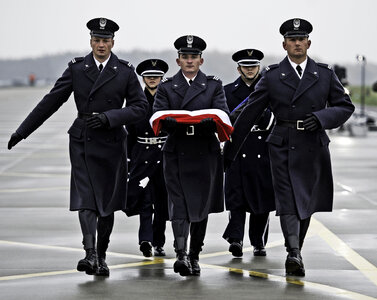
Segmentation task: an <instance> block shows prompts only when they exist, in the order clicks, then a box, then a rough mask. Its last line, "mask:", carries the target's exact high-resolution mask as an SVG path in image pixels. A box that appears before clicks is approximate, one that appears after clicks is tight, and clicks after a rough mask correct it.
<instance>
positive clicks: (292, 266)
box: [285, 250, 305, 276]
mask: <svg viewBox="0 0 377 300" xmlns="http://www.w3.org/2000/svg"><path fill="white" fill-rule="evenodd" d="M285 272H286V274H287V275H292V276H305V269H304V263H303V261H302V257H301V254H300V250H292V251H289V252H288V256H287V260H286V261H285Z"/></svg>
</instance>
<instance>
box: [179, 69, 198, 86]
mask: <svg viewBox="0 0 377 300" xmlns="http://www.w3.org/2000/svg"><path fill="white" fill-rule="evenodd" d="M182 75H183V77H184V78H185V79H186V81H187V83H188V85H190V80H192V81H194V80H195V78H196V76H198V74H196V75H195V77H194V78H192V79H190V78H188V77H186V76H185V74H183V72H182Z"/></svg>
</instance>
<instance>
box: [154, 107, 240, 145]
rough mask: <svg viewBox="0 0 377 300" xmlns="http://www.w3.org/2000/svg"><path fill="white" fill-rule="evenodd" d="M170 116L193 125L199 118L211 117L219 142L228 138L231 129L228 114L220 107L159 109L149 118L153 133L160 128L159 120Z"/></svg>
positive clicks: (156, 132)
mask: <svg viewBox="0 0 377 300" xmlns="http://www.w3.org/2000/svg"><path fill="white" fill-rule="evenodd" d="M167 117H172V118H174V119H176V120H177V122H178V123H181V124H188V125H194V124H198V123H199V122H200V121H201V120H203V119H207V118H212V119H213V120H214V121H215V123H216V129H217V134H218V137H219V140H220V142H225V141H227V140H229V136H230V134H231V133H232V131H233V127H232V123H231V122H230V120H229V117H228V114H227V113H226V112H225V111H222V110H221V109H201V110H194V111H189V110H160V111H157V112H155V113H154V114H153V115H152V117H151V118H150V119H149V123H150V125H151V126H152V128H153V131H154V134H155V135H156V136H157V135H158V134H159V133H160V130H161V120H164V119H165V118H167Z"/></svg>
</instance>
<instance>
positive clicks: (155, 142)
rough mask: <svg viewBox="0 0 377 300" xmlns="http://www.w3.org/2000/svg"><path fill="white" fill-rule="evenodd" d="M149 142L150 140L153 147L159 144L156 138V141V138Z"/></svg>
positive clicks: (150, 139)
mask: <svg viewBox="0 0 377 300" xmlns="http://www.w3.org/2000/svg"><path fill="white" fill-rule="evenodd" d="M148 140H149V143H150V144H151V145H155V144H157V143H158V141H157V138H156V139H154V138H149V139H148Z"/></svg>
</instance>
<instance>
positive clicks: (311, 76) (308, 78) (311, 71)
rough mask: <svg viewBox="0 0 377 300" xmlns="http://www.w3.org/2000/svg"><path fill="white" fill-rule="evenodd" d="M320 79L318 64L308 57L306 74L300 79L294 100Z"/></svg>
mask: <svg viewBox="0 0 377 300" xmlns="http://www.w3.org/2000/svg"><path fill="white" fill-rule="evenodd" d="M318 79H319V72H318V67H317V64H316V63H315V62H314V61H313V60H312V59H311V58H309V57H308V63H307V65H306V68H305V71H304V74H303V75H302V78H301V80H300V84H299V85H298V87H297V90H296V93H295V95H294V96H293V99H292V102H293V101H296V99H297V98H298V97H300V96H301V95H302V94H303V93H305V92H306V91H307V90H308V89H309V88H310V87H311V86H313V84H315V83H316V82H317V81H318Z"/></svg>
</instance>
